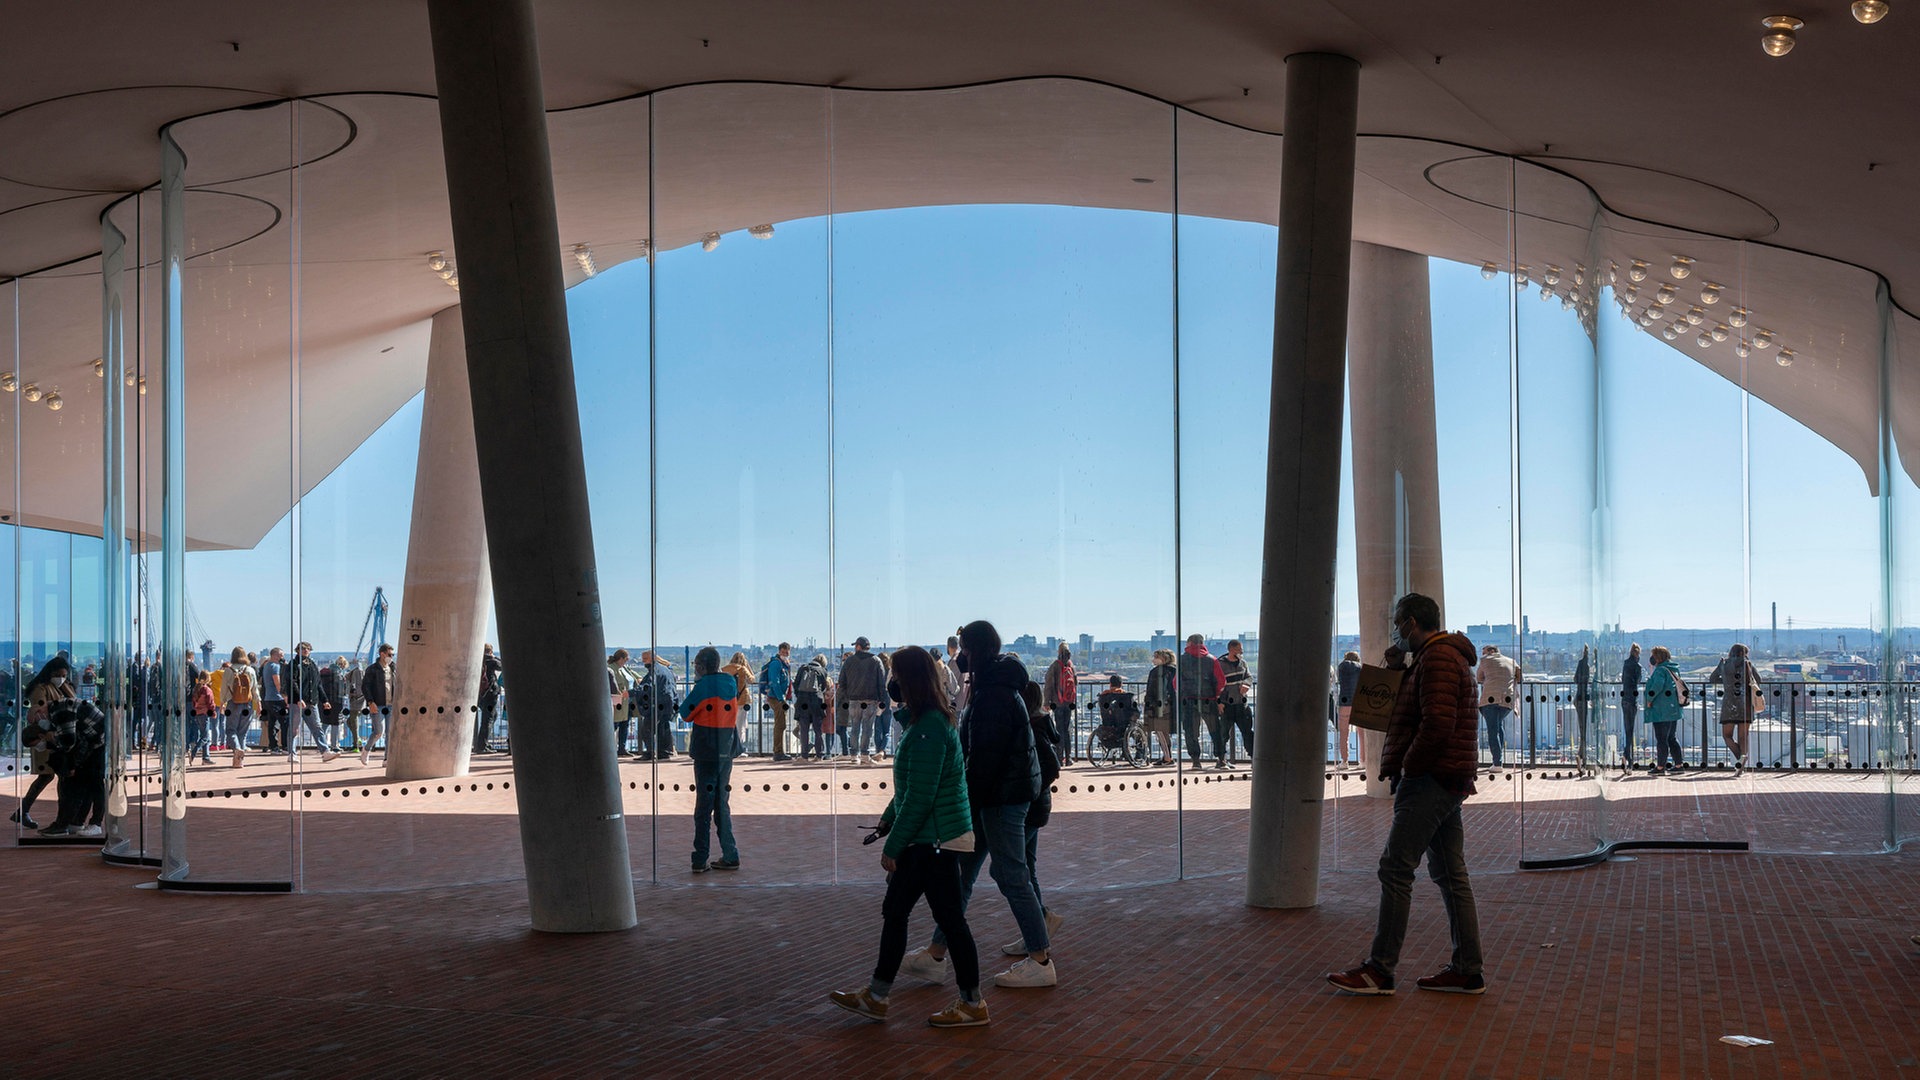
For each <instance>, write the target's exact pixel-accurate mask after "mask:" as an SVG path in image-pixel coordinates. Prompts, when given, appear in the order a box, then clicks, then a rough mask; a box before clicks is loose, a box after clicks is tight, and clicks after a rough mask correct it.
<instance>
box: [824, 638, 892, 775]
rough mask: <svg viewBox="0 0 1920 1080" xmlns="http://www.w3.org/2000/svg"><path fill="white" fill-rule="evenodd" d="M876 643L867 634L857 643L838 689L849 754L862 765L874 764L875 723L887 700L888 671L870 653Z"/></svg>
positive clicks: (846, 747)
mask: <svg viewBox="0 0 1920 1080" xmlns="http://www.w3.org/2000/svg"><path fill="white" fill-rule="evenodd" d="M872 648H873V643H872V642H871V641H868V640H867V638H866V636H865V635H862V636H860V637H857V638H855V639H854V641H853V653H852V655H850V656H848V657H847V658H846V659H845V660H844V661H842V662H841V664H840V678H839V680H838V683H837V685H836V687H835V690H836V694H835V696H836V697H837V698H839V702H840V704H839V711H840V716H839V722H840V728H841V730H842V731H843V732H845V733H846V737H847V744H846V746H845V747H844V751H845V753H847V754H849V755H851V756H852V757H853V758H854V759H855V760H856V761H857V762H858V763H859V764H862V765H867V764H871V763H872V761H873V759H872V758H871V757H870V756H868V755H869V753H870V749H871V747H870V743H871V742H872V738H873V722H874V720H875V719H876V718H878V717H879V716H880V714H881V710H882V707H883V703H884V702H885V701H886V697H887V675H886V669H885V668H883V667H881V666H880V658H879V657H877V656H875V655H873V653H872V652H871V651H869V650H871V649H872Z"/></svg>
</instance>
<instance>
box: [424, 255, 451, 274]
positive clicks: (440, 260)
mask: <svg viewBox="0 0 1920 1080" xmlns="http://www.w3.org/2000/svg"><path fill="white" fill-rule="evenodd" d="M446 268H447V253H446V252H444V251H429V252H427V269H429V270H432V271H433V272H434V273H436V274H437V273H439V272H440V271H442V270H445V269H446Z"/></svg>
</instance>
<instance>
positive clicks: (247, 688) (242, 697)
mask: <svg viewBox="0 0 1920 1080" xmlns="http://www.w3.org/2000/svg"><path fill="white" fill-rule="evenodd" d="M233 700H234V702H235V703H236V704H243V705H244V704H249V703H251V702H252V701H253V669H252V668H250V667H246V666H244V665H242V666H241V667H238V668H235V669H234V672H233Z"/></svg>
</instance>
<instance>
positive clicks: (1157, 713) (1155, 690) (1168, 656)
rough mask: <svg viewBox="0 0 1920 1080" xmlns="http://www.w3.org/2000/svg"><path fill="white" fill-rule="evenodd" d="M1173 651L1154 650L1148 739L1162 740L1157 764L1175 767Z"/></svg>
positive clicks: (1148, 699)
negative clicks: (1173, 765)
mask: <svg viewBox="0 0 1920 1080" xmlns="http://www.w3.org/2000/svg"><path fill="white" fill-rule="evenodd" d="M1175 681H1176V679H1175V677H1174V667H1173V650H1172V649H1155V650H1153V667H1152V668H1151V669H1150V670H1148V672H1147V688H1146V708H1147V725H1146V726H1147V738H1148V739H1154V738H1158V739H1159V740H1160V756H1159V757H1158V758H1156V759H1154V764H1155V765H1171V764H1173V703H1174V683H1175Z"/></svg>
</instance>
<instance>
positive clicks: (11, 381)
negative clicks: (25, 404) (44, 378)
mask: <svg viewBox="0 0 1920 1080" xmlns="http://www.w3.org/2000/svg"><path fill="white" fill-rule="evenodd" d="M18 389H20V377H19V376H17V375H15V374H14V373H13V372H11V371H0V390H5V391H6V392H7V393H9V394H11V393H13V392H14V391H16V390H18Z"/></svg>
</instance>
